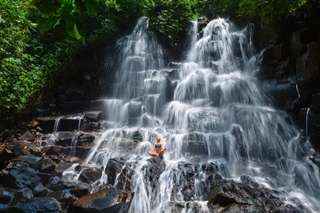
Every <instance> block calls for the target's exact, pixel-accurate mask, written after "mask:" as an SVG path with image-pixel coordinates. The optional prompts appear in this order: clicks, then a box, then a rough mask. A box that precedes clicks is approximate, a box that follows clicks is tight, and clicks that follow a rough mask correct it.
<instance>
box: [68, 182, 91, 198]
mask: <svg viewBox="0 0 320 213" xmlns="http://www.w3.org/2000/svg"><path fill="white" fill-rule="evenodd" d="M90 191H91V186H90V185H89V184H87V183H82V182H79V183H78V184H76V185H75V186H74V187H72V188H71V189H70V193H71V194H73V195H75V196H76V197H82V196H85V195H87V194H89V193H90Z"/></svg>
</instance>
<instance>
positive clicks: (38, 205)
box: [9, 197, 62, 213]
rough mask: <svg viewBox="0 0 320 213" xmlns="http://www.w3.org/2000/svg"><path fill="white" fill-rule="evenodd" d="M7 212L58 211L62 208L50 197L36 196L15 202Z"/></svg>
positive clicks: (44, 212) (53, 212) (52, 212)
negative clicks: (26, 200) (28, 199)
mask: <svg viewBox="0 0 320 213" xmlns="http://www.w3.org/2000/svg"><path fill="white" fill-rule="evenodd" d="M9 212H23V213H30V212H36V213H40V212H41V213H60V212H62V209H61V205H60V203H59V202H58V201H57V200H56V199H54V198H52V197H37V198H34V199H32V200H30V201H28V202H19V203H17V204H16V205H15V206H14V207H13V208H11V209H10V211H9Z"/></svg>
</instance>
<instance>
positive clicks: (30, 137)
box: [19, 130, 35, 141]
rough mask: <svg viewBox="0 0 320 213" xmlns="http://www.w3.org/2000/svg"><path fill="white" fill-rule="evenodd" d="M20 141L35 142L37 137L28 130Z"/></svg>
mask: <svg viewBox="0 0 320 213" xmlns="http://www.w3.org/2000/svg"><path fill="white" fill-rule="evenodd" d="M19 140H21V141H34V140H35V137H34V135H33V134H32V133H31V132H30V131H29V130H27V131H26V132H25V133H23V135H21V136H20V137H19Z"/></svg>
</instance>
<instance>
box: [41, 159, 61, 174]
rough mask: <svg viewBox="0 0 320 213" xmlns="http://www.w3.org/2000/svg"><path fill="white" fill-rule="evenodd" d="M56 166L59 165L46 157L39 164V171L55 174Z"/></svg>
mask: <svg viewBox="0 0 320 213" xmlns="http://www.w3.org/2000/svg"><path fill="white" fill-rule="evenodd" d="M56 166H57V165H56V163H55V162H54V161H53V160H51V159H50V158H47V157H44V158H42V159H41V160H40V161H39V162H38V165H37V169H38V170H39V171H40V172H46V173H54V172H55V168H56Z"/></svg>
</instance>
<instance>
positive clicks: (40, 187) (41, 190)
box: [33, 183, 51, 197]
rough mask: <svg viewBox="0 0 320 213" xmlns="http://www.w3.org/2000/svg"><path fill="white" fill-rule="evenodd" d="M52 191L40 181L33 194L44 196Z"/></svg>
mask: <svg viewBox="0 0 320 213" xmlns="http://www.w3.org/2000/svg"><path fill="white" fill-rule="evenodd" d="M50 192H51V191H50V190H49V189H48V188H47V187H45V186H44V185H43V184H42V183H39V184H38V185H37V186H36V187H34V189H33V194H34V195H35V196H38V197H40V196H41V197H44V196H47V195H48V194H49V193H50Z"/></svg>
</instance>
